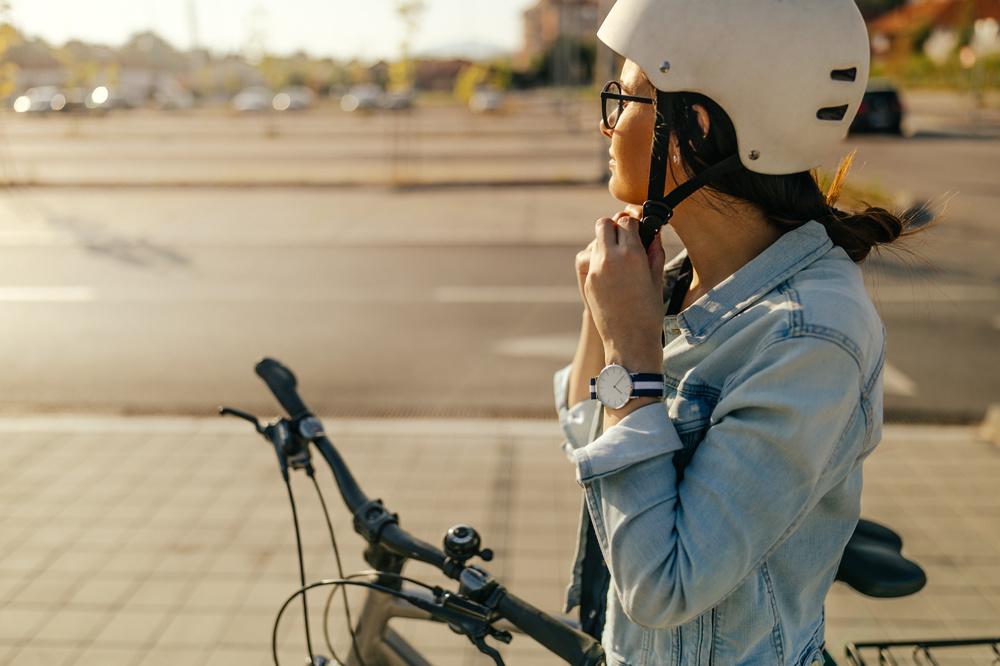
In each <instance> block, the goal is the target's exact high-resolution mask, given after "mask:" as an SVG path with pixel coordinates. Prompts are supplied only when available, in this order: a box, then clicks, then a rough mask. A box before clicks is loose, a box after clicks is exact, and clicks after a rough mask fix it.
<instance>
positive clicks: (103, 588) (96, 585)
mask: <svg viewBox="0 0 1000 666" xmlns="http://www.w3.org/2000/svg"><path fill="white" fill-rule="evenodd" d="M138 585H139V582H138V581H137V580H136V578H135V577H133V576H128V577H125V578H122V577H105V576H95V577H93V578H87V579H86V580H84V582H83V583H82V584H80V585H79V586H78V587H77V588H76V590H75V591H74V592H73V595H72V596H71V597H70V598H69V600H68V602H67V603H69V604H70V605H87V606H116V605H118V604H120V603H121V602H122V601H124V600H125V599H127V598H128V597H129V596H130V595H131V594H132V593H133V592H134V591H135V589H136V588H137V587H138Z"/></svg>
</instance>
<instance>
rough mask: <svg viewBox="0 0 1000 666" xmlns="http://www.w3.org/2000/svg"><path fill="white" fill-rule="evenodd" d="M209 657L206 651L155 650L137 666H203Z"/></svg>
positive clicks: (145, 656) (137, 663)
mask: <svg viewBox="0 0 1000 666" xmlns="http://www.w3.org/2000/svg"><path fill="white" fill-rule="evenodd" d="M208 657H209V653H208V652H207V651H206V650H198V649H176V650H165V649H154V650H150V651H148V652H147V653H146V654H145V655H144V656H143V657H142V660H141V661H138V662H135V664H136V666H202V664H204V663H205V660H207V659H208Z"/></svg>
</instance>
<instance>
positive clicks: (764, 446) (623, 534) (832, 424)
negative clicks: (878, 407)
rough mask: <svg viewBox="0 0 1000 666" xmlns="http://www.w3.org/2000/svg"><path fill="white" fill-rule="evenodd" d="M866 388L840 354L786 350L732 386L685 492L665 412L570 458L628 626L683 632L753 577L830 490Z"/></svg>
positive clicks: (821, 347)
mask: <svg viewBox="0 0 1000 666" xmlns="http://www.w3.org/2000/svg"><path fill="white" fill-rule="evenodd" d="M861 387H862V383H861V372H860V370H859V369H858V365H857V363H856V362H855V360H854V356H852V355H851V354H849V353H848V352H847V351H845V350H844V349H843V348H841V347H840V346H839V345H838V344H836V343H834V342H831V341H829V340H826V339H819V338H811V337H805V338H791V339H782V340H779V341H777V342H773V343H770V345H769V346H768V347H766V348H764V349H763V350H762V351H761V352H760V353H759V354H758V355H757V356H756V357H755V359H754V360H753V361H752V362H751V363H750V364H748V366H747V367H745V368H743V369H742V370H741V371H740V372H739V373H738V374H737V375H734V376H733V377H732V378H730V380H729V382H728V383H727V387H726V389H725V390H724V392H723V396H722V398H721V400H720V401H719V403H718V404H717V406H716V408H715V410H714V412H713V414H712V420H711V425H710V426H709V428H708V431H707V433H706V435H705V438H704V439H703V440H702V442H701V444H700V446H699V448H698V450H697V452H696V453H695V455H694V457H693V458H692V460H691V462H690V464H689V465H688V466H687V467H686V468H685V472H684V480H683V483H680V484H678V482H677V471H676V469H675V467H674V464H673V455H672V453H673V452H674V451H677V450H678V449H680V448H682V445H681V443H680V440H679V439H678V436H677V432H676V431H675V430H674V427H673V425H672V424H671V422H670V420H669V418H668V417H667V413H666V410H665V409H664V407H663V405H660V404H657V405H649V406H646V407H643V408H641V409H638V410H636V411H635V412H633V413H632V414H630V415H629V416H628V417H626V418H625V419H623V420H622V421H621V422H620V423H618V424H617V425H615V426H613V427H611V428H609V429H607V431H606V432H605V433H604V434H603V435H602V436H601V437H599V438H597V439H596V440H595V441H594V442H592V443H591V444H589V445H588V446H586V447H584V448H582V449H580V450H577V451H575V452H573V457H574V459H575V461H576V463H577V479H578V481H579V482H580V483H581V484H582V485H583V486H584V489H585V493H586V498H587V504H588V507H589V509H590V515H591V518H592V520H593V522H594V527H595V531H596V533H597V537H598V541H599V542H600V545H601V549H602V550H603V552H604V556H605V559H606V561H607V564H608V567H609V569H610V571H611V576H612V581H613V583H614V587H615V590H616V592H617V594H618V597H619V599H620V601H621V604H622V608H623V610H624V611H625V613H626V615H628V617H629V618H630V619H631V620H632V621H633V622H635V623H637V624H640V625H643V626H645V627H651V628H663V627H669V626H676V625H680V624H683V623H685V622H688V621H690V620H691V619H693V618H695V617H697V616H698V615H700V614H702V613H703V612H705V611H707V610H709V609H710V608H712V607H714V606H716V605H717V604H718V603H719V602H720V601H722V600H723V599H724V598H725V597H726V596H728V595H729V593H731V592H732V591H733V590H734V589H735V588H736V587H737V586H738V585H739V584H740V583H741V582H742V581H743V580H744V579H745V578H746V577H747V575H749V574H750V573H751V572H752V571H753V570H754V569H755V568H756V567H757V566H759V564H760V563H761V562H762V561H763V560H764V559H765V558H766V557H767V556H768V555H769V554H770V552H771V551H772V550H773V549H774V548H776V547H777V546H778V545H779V544H780V543H781V542H782V541H783V540H784V538H785V537H786V536H787V535H788V534H790V533H791V532H792V531H793V530H794V529H795V528H796V527H797V525H798V523H799V521H800V520H801V518H802V517H803V516H804V515H805V514H806V513H808V512H809V511H810V509H811V508H812V507H813V506H815V504H816V503H817V502H818V501H819V499H820V497H822V495H823V493H824V492H825V491H823V490H822V488H821V477H822V475H823V474H824V470H825V469H826V467H827V466H828V464H829V463H830V461H831V459H833V458H834V456H835V455H836V454H837V453H838V447H840V446H841V440H842V438H843V434H844V433H845V432H846V431H847V430H848V428H849V425H850V423H851V422H852V420H853V419H856V418H864V414H863V412H862V410H861V409H860V408H859V405H860V404H861V390H862V389H861ZM857 444H860V443H857Z"/></svg>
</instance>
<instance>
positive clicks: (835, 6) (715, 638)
mask: <svg viewBox="0 0 1000 666" xmlns="http://www.w3.org/2000/svg"><path fill="white" fill-rule="evenodd" d="M598 36H599V37H600V38H601V39H602V40H603V41H604V42H605V43H606V44H607V45H608V46H609V47H611V48H612V49H613V50H614V51H616V52H617V53H619V54H620V55H621V56H623V57H624V58H626V62H625V66H624V68H623V70H622V74H621V81H620V83H616V84H609V86H608V87H607V88H606V89H605V92H604V94H603V95H602V97H603V98H604V102H605V103H606V106H605V109H606V110H605V113H604V118H603V119H602V123H601V131H602V132H603V133H604V134H605V136H607V137H608V138H610V140H611V151H610V152H611V157H612V161H611V172H612V178H611V182H610V190H611V192H612V194H613V195H614V196H615V197H616V198H618V199H619V200H621V201H623V202H625V203H626V204H629V207H628V208H627V212H623V213H619V214H618V215H617V216H616V217H615V218H614V219H608V218H605V219H601V220H599V221H598V222H597V226H596V237H595V239H594V241H593V242H592V243H591V244H590V245H589V246H588V247H587V249H585V250H584V251H583V252H581V253H580V255H579V256H578V257H577V269H578V276H579V278H580V288H581V295H582V297H583V300H584V305H585V307H584V314H583V325H582V330H581V336H580V343H579V347H578V351H577V353H576V356H575V358H574V361H573V363H572V365H571V366H569V367H568V368H565V369H564V370H562V371H560V372H559V373H557V375H556V378H555V385H556V394H557V406H558V408H559V411H560V418H561V422H562V424H563V429H564V432H565V433H566V437H567V440H568V443H567V451H568V453H569V455H570V457H571V459H572V460H573V462H574V463H575V465H576V469H577V480H578V481H579V483H580V484H581V485H582V487H583V489H584V495H585V513H584V515H585V519H584V521H583V522H582V527H581V542H580V547H579V550H578V558H577V562H576V567H575V570H574V581H573V585H571V587H570V590H569V599H568V606H569V607H570V608H572V607H573V606H575V605H580V606H581V619H582V621H583V624H584V629H585V630H587V631H588V632H590V633H592V634H593V635H595V636H600V637H602V642H603V643H604V647H605V650H606V651H607V653H608V658H609V663H612V664H636V665H638V664H725V665H729V664H764V665H773V664H794V665H800V664H801V665H805V664H819V663H822V655H823V646H824V621H823V620H824V617H823V599H824V597H825V595H826V593H827V590H828V589H829V587H830V585H831V584H832V582H833V579H834V575H835V573H836V570H837V566H838V563H839V560H840V557H841V554H842V552H843V548H844V546H845V544H846V543H847V541H848V539H849V537H850V535H851V533H852V532H853V530H854V527H855V525H856V523H857V520H858V517H859V510H860V493H861V464H862V461H863V460H864V458H865V457H866V456H867V455H868V454H870V453H871V451H872V450H873V449H874V447H875V445H876V444H877V442H878V441H879V437H880V427H881V411H882V367H883V359H884V345H883V342H884V333H883V328H882V324H881V321H880V320H879V317H878V315H877V314H876V312H875V310H874V308H873V306H872V304H871V302H870V300H869V299H868V297H867V294H866V292H865V288H864V284H863V281H862V276H861V270H860V268H859V266H858V264H859V262H861V261H862V260H863V259H864V258H865V257H866V256H867V255H868V254H869V252H870V251H871V250H872V249H873V248H874V247H875V246H877V245H879V244H882V243H890V242H892V241H893V240H895V239H896V238H897V237H898V236H899V235H900V234H901V233H902V231H903V223H902V222H901V221H900V220H899V219H898V218H897V217H895V216H894V215H892V214H890V213H888V212H886V211H884V210H881V209H868V210H867V211H866V212H864V213H861V214H857V215H850V214H847V213H844V212H841V211H838V210H836V209H834V208H832V207H831V205H829V203H828V200H827V198H826V197H825V196H824V195H823V193H822V192H821V191H820V189H819V187H818V186H817V184H816V181H815V179H814V177H813V175H812V174H811V173H810V171H809V170H810V169H812V168H813V167H815V166H817V165H818V164H819V163H820V162H822V161H823V160H824V158H825V157H826V156H827V155H828V154H829V153H830V152H831V150H837V149H838V146H839V144H840V143H841V141H842V139H843V137H844V136H845V135H846V133H847V129H848V127H849V125H850V123H851V120H852V118H853V117H854V114H855V113H856V110H857V108H858V105H859V103H860V101H861V98H862V96H863V94H864V89H865V85H866V82H867V74H868V66H869V52H868V39H867V32H866V30H865V26H864V22H863V20H862V19H861V16H860V14H859V12H858V10H857V8H856V6H855V4H854V2H853V0H741V1H740V2H731V0H618V2H617V4H616V5H615V6H614V8H613V9H612V11H611V13H610V14H609V16H608V19H607V21H606V22H605V23H604V25H603V26H602V28H601V30H600V32H599V33H598ZM651 146H652V149H651ZM651 153H652V156H651ZM840 175H841V176H842V175H843V174H840ZM640 205H641V209H640V208H639V206H640ZM640 210H641V212H640ZM640 217H641V218H642V219H641V220H640V219H637V218H640ZM668 222H669V224H671V225H672V226H673V228H674V230H675V231H676V233H677V235H678V237H679V238H680V240H681V241H682V242H683V244H684V247H685V252H684V253H682V254H681V255H680V256H679V257H677V258H676V259H674V260H673V261H671V262H669V264H666V265H665V263H666V262H665V256H664V251H663V248H662V245H661V242H660V240H659V234H658V233H657V232H658V230H659V228H660V227H661V226H662V225H663V224H665V223H668ZM650 240H651V241H652V242H651V244H650V245H649V249H648V251H647V250H646V249H645V247H644V242H646V241H650ZM664 276H666V279H665V280H664ZM665 304H666V305H665ZM588 517H589V519H587V518H588ZM567 610H569V608H568V609H567Z"/></svg>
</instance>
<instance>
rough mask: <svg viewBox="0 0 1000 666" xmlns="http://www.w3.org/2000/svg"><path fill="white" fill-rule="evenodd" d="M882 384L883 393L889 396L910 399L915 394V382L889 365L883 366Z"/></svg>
mask: <svg viewBox="0 0 1000 666" xmlns="http://www.w3.org/2000/svg"><path fill="white" fill-rule="evenodd" d="M882 384H883V388H884V389H885V392H886V393H888V394H890V395H901V396H904V397H907V398H912V397H913V396H915V395H916V394H917V384H916V382H914V381H913V380H912V379H910V378H909V377H907V376H906V375H904V374H903V373H902V372H901V371H900V370H899V369H898V368H896V367H895V366H893V365H890V364H889V363H886V364H885V374H884V375H883V377H882Z"/></svg>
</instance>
